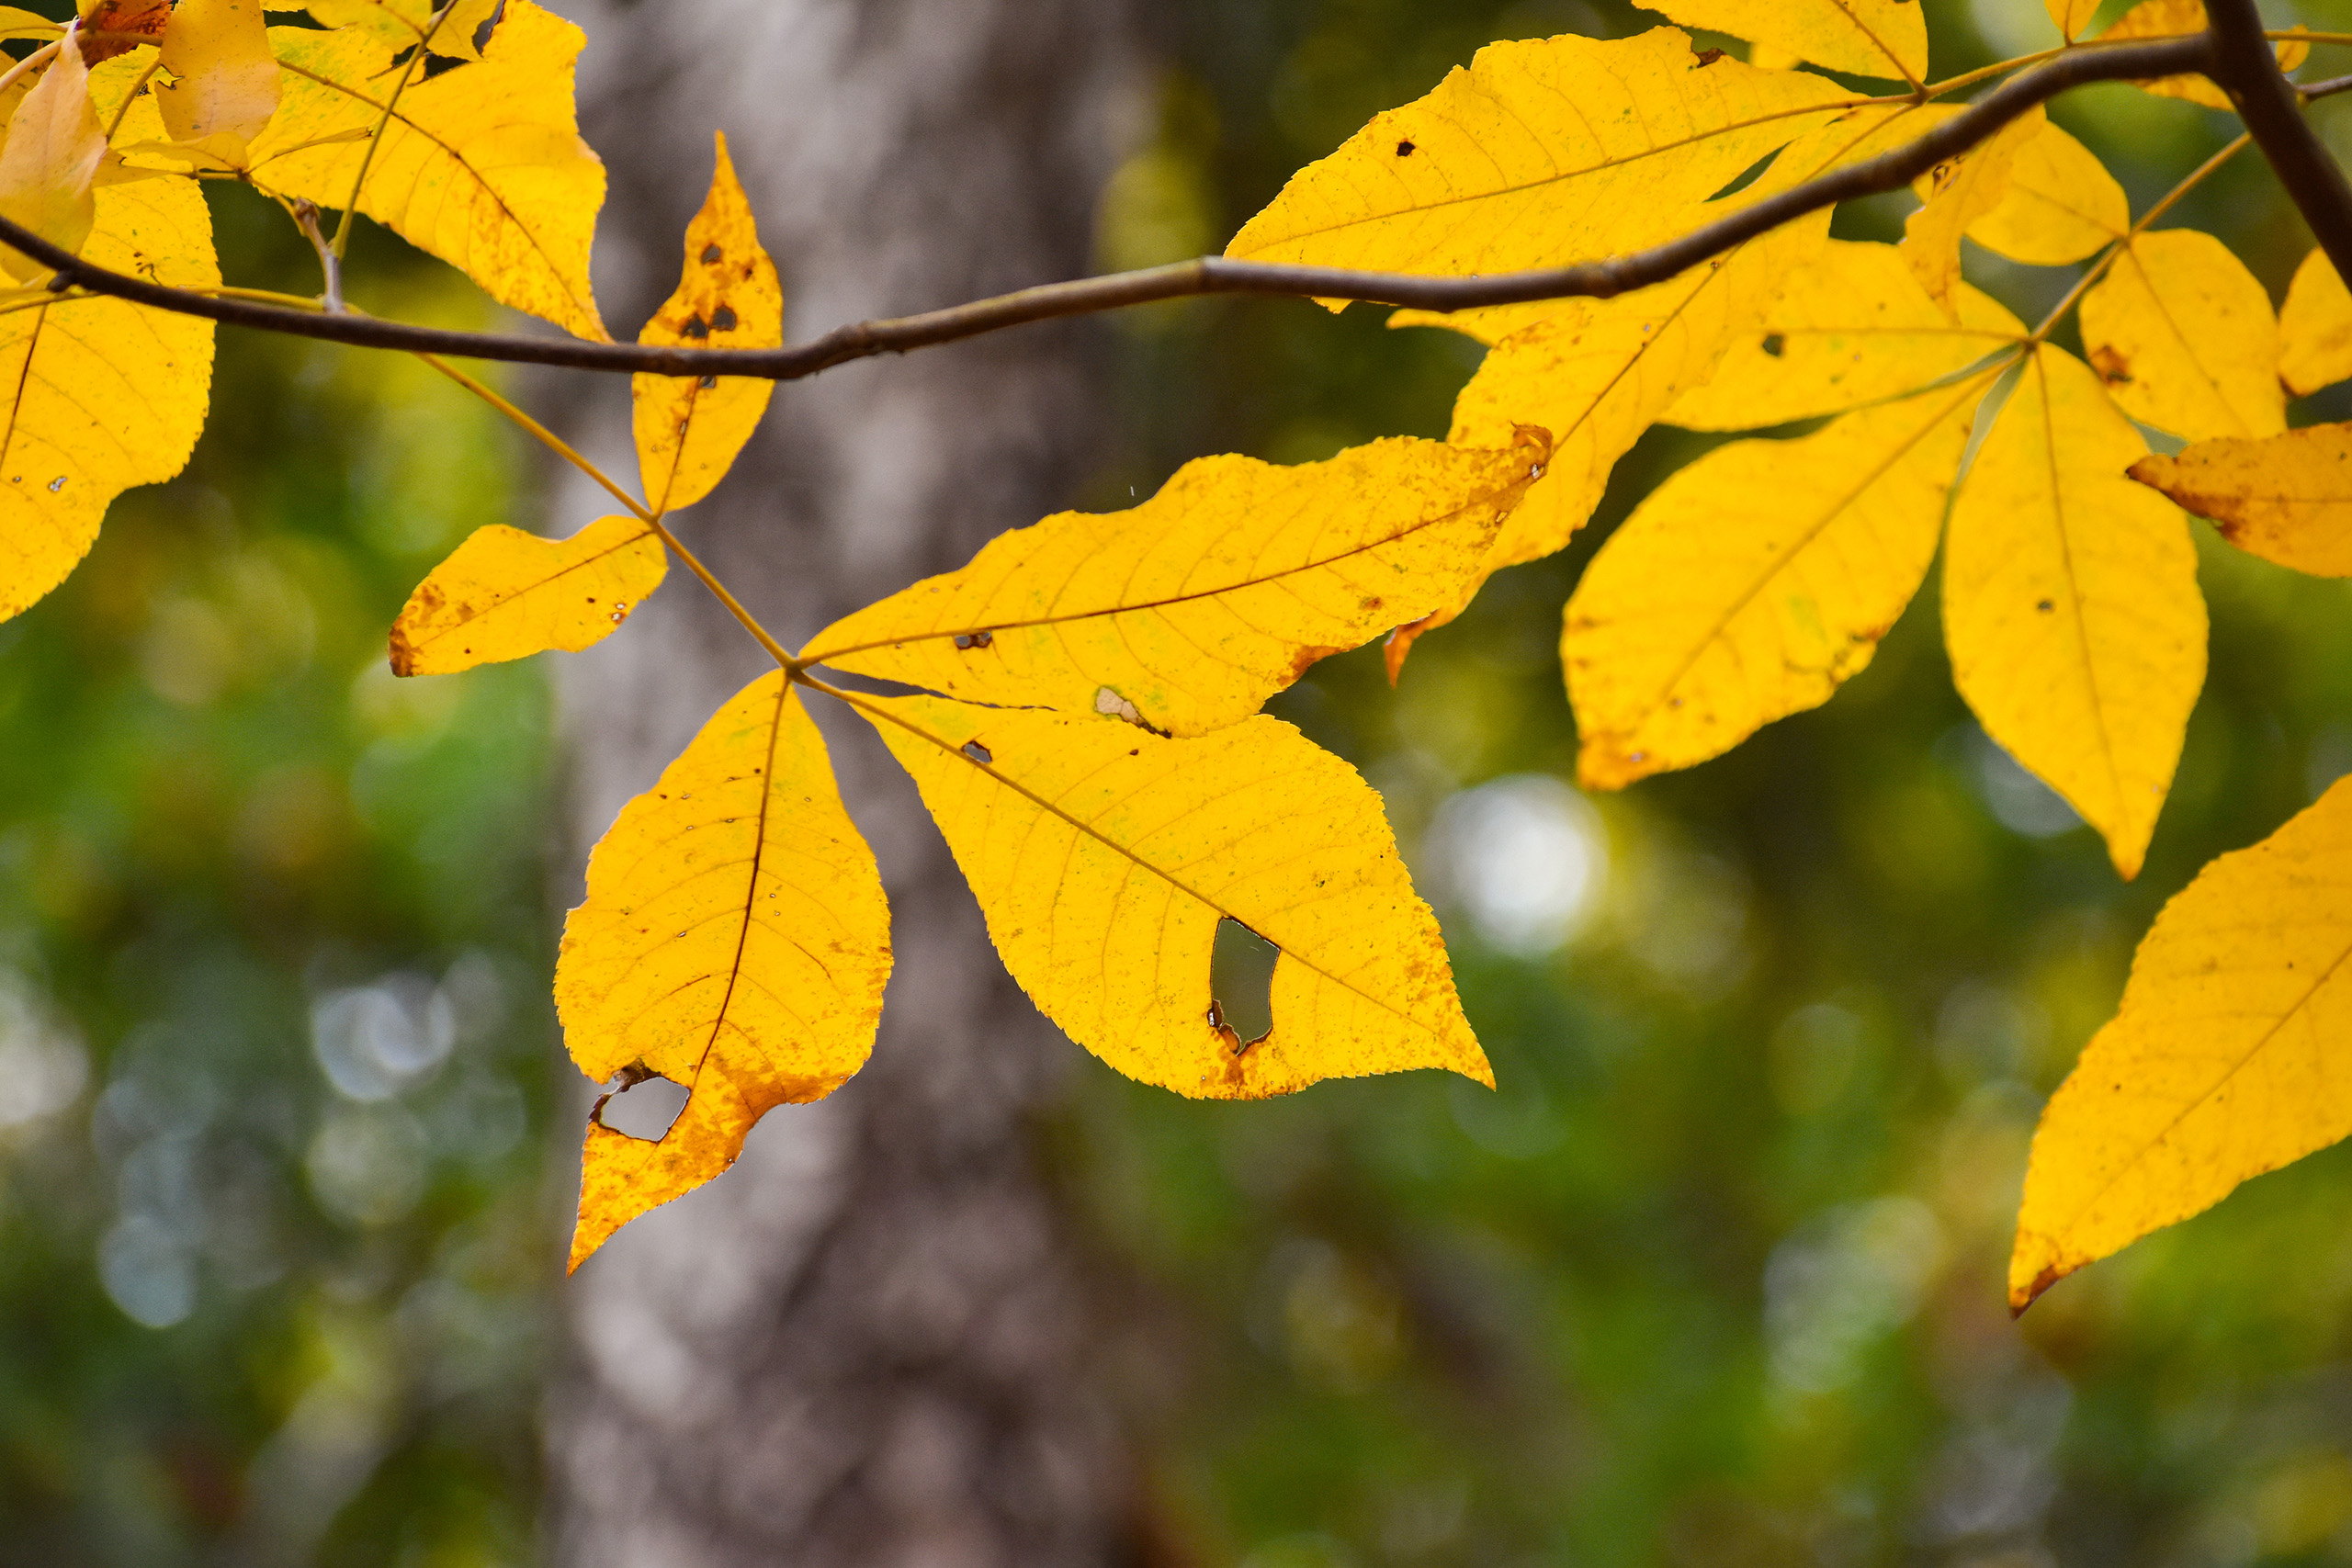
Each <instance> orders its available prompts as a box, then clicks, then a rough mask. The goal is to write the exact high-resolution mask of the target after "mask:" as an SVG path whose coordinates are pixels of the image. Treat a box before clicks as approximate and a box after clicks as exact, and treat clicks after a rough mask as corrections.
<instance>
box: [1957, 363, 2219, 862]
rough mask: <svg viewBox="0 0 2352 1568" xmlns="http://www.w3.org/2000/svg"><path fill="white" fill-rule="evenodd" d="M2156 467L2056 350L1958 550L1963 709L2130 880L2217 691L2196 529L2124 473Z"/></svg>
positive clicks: (1981, 453) (1976, 471) (1996, 458)
mask: <svg viewBox="0 0 2352 1568" xmlns="http://www.w3.org/2000/svg"><path fill="white" fill-rule="evenodd" d="M2146 455H2147V447H2146V446H2145V445H2144V444H2143V442H2142V441H2141V439H2140V435H2139V433H2138V432H2137V431H2135V430H2134V429H2132V427H2131V422H2130V421H2129V420H2127V419H2125V418H2124V417H2123V415H2122V414H2121V413H2120V412H2117V410H2116V408H2115V405H2114V404H2113V403H2112V402H2110V401H2109V400H2108V396H2107V391H2106V389H2104V388H2102V387H2101V386H2100V385H2099V382H2098V377H2097V376H2095V375H2093V374H2092V373H2091V370H2090V368H2089V367H2087V366H2086V365H2084V364H2083V362H2082V361H2081V360H2079V359H2076V358H2075V356H2074V355H2070V354H2067V353H2066V352H2064V350H2062V349H2058V348H2053V347H2051V346H2049V345H2047V344H2045V345H2043V346H2042V347H2041V349H2040V350H2039V351H2038V352H2037V353H2036V354H2035V355H2033V357H2032V358H2031V359H2030V360H2028V361H2027V362H2026V365H2025V367H2024V371H2023V374H2022V375H2021V376H2020V378H2019V379H2018V384H2017V387H2016V389H2014V390H2013V391H2012V392H2011V393H2010V396H2009V400H2008V402H2007V406H2005V407H2004V408H2003V409H2002V410H2001V412H2000V413H1999V415H1998V416H1997V417H1996V420H1995V421H1994V423H1993V428H1992V432H1991V434H1989V435H1987V436H1986V437H1985V443H1984V445H1983V446H1981V447H1979V448H1978V450H1977V453H1976V460H1975V463H1974V465H1973V467H1972V468H1970V469H1969V472H1968V475H1967V477H1966V479H1964V480H1963V481H1962V486H1961V491H1960V496H1959V498H1958V500H1956V501H1955V502H1953V504H1952V511H1951V532H1950V536H1949V539H1948V541H1947V543H1946V545H1945V547H1944V637H1945V641H1946V643H1947V645H1948V646H1949V647H1950V649H1951V664H1952V679H1953V682H1954V683H1955V684H1957V685H1958V686H1959V688H1960V694H1961V695H1962V697H1964V698H1966V699H1967V701H1968V705H1969V706H1970V707H1971V708H1973V710H1975V713H1976V716H1977V718H1978V719H1979V720H1980V721H1981V722H1982V723H1983V724H1984V726H1985V732H1986V733H1987V734H1989V735H1991V736H1992V738H1993V739H1995V740H1996V741H1998V742H1999V743H2000V744H2001V746H2002V747H2003V748H2004V749H2006V750H2007V751H2008V753H2009V755H2011V756H2012V757H2015V758H2016V759H2017V760H2018V761H2019V762H2020V763H2022V764H2023V765H2024V766H2026V767H2027V768H2029V769H2030V770H2031V771H2032V772H2033V773H2036V774H2038V775H2040V776H2041V780H2042V782H2044V783H2045V784H2049V785H2050V786H2051V787H2052V789H2054V790H2056V791H2057V792H2058V793H2059V794H2060V795H2064V796H2065V798H2066V800H2067V801H2068V803H2069V804H2071V805H2072V806H2073V807H2074V808H2075V810H2076V811H2077V812H2079V813H2081V814H2082V817H2083V818H2084V820H2086V821H2087V822H2088V823H2090V825H2091V826H2092V827H2094V828H2096V829H2098V830H2099V831H2100V832H2101V833H2102V834H2104V835H2105V836H2106V838H2107V844H2108V852H2109V854H2110V855H2111V856H2112V857H2113V859H2114V861H2115V866H2116V869H2117V870H2118V871H2119V872H2120V873H2122V874H2123V875H2124V876H2126V877H2131V876H2134V875H2137V874H2139V870H2140V862H2141V859H2142V857H2143V855H2144V854H2145V852H2146V851H2147V847H2148V838H2149V835H2150V834H2151V833H2152V832H2154V829H2155V822H2156V813H2157V811H2158V810H2159V809H2160V808H2162V807H2163V805H2164V798H2165V791H2166V790H2167V789H2168V788H2170V787H2171V784H2172V773H2173V768H2174V765H2175V764H2176V763H2177V762H2178V761H2179V760H2180V742H2181V735H2182V732H2183V731H2184V729H2185V728H2187V726H2188V710H2189V709H2190V708H2192V707H2194V706H2195V705H2196V703H2197V693H2198V689H2199V687H2200V686H2202V685H2203V684H2204V682H2205V602H2204V600H2203V599H2202V598H2201V597H2200V596H2199V593H2198V592H2197V551H2196V548H2195V547H2194V546H2192V545H2191V544H2190V542H2189V537H2188V521H2187V519H2185V518H2184V517H2183V516H2182V515H2181V514H2180V513H2179V511H2178V510H2177V509H2176V508H2175V507H2174V506H2173V505H2172V503H2171V502H2167V501H2166V500H2165V498H2164V497H2162V496H2160V495H2158V494H2156V493H2155V492H2154V491H2151V490H2149V489H2147V488H2146V487H2145V486H2143V485H2137V484H2134V483H2132V482H2131V479H2129V478H2127V477H2126V475H2125V472H2124V470H2125V469H2127V468H2130V467H2131V464H2132V463H2133V462H2134V461H2135V460H2136V459H2138V458H2140V457H2145V456H2146Z"/></svg>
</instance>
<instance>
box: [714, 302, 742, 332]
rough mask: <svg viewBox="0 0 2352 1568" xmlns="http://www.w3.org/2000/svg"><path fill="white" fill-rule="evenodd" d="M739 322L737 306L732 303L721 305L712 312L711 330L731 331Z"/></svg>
mask: <svg viewBox="0 0 2352 1568" xmlns="http://www.w3.org/2000/svg"><path fill="white" fill-rule="evenodd" d="M737 324H738V323H737V318H736V315H735V307H734V306H732V305H721V306H720V307H719V308H718V310H713V311H712V312H711V313H710V330H711V331H712V332H715V333H731V332H733V331H734V330H735V328H736V326H737Z"/></svg>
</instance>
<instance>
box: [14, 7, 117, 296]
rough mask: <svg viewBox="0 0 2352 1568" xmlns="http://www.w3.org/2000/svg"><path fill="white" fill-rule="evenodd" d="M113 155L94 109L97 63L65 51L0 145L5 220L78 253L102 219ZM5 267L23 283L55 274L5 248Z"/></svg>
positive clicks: (21, 105) (20, 107)
mask: <svg viewBox="0 0 2352 1568" xmlns="http://www.w3.org/2000/svg"><path fill="white" fill-rule="evenodd" d="M106 152H107V135H106V128H105V127H104V126H102V125H100V124H99V123H98V116H97V111H96V109H93V108H92V107H90V68H89V67H88V66H87V65H85V64H84V63H83V62H82V52H81V51H79V50H74V49H67V50H60V51H58V53H57V54H56V56H55V57H54V58H53V59H52V60H51V63H50V65H49V67H48V69H46V70H44V71H43V72H42V73H40V81H39V82H37V83H35V84H34V85H33V88H32V91H30V92H28V93H27V94H26V95H25V96H24V98H23V100H22V101H21V102H19V103H18V104H17V112H16V113H15V114H13V115H11V116H10V117H9V118H8V140H7V141H6V144H5V145H0V218H6V219H8V220H10V221H12V222H14V223H17V224H19V225H21V226H22V227H24V228H27V229H29V230H31V231H33V232H34V233H36V234H39V235H40V237H41V238H42V239H44V240H47V241H48V242H49V243H51V244H53V245H56V246H58V247H60V248H61V249H63V250H68V251H75V252H79V251H80V250H81V248H82V243H83V242H84V241H85V240H87V239H88V238H89V236H90V229H91V226H92V224H93V223H95V222H96V215H97V209H96V204H95V202H94V200H93V198H92V195H91V192H92V190H93V188H94V186H95V182H96V179H97V174H98V161H99V160H100V159H102V158H104V157H105V156H106ZM0 269H5V270H6V272H7V273H8V275H9V276H12V277H14V278H16V279H17V281H18V282H29V281H30V280H31V279H33V278H36V277H42V276H47V275H48V273H49V268H47V267H45V266H42V265H40V264H38V263H36V262H35V261H33V260H32V258H30V257H29V256H27V255H25V254H22V253H20V252H18V251H16V250H14V249H11V248H9V247H6V246H0Z"/></svg>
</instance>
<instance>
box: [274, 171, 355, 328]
mask: <svg viewBox="0 0 2352 1568" xmlns="http://www.w3.org/2000/svg"><path fill="white" fill-rule="evenodd" d="M288 211H290V212H292V213H293V214H294V221H295V222H296V223H297V224H298V225H300V228H301V231H302V233H303V236H304V238H306V239H308V240H309V241H310V242H311V249H312V250H314V251H316V252H318V253H319V273H320V276H322V278H324V280H325V282H326V292H325V293H323V294H322V295H321V296H320V298H321V299H322V300H324V301H325V303H326V308H327V313H328V314H329V315H331V316H339V315H341V314H343V257H341V256H340V255H338V254H335V248H334V245H333V244H331V243H328V240H327V237H326V234H325V231H322V230H321V229H320V227H319V204H318V203H317V202H315V201H312V200H311V199H309V198H308V197H295V198H294V202H293V205H292V206H291V207H289V208H288Z"/></svg>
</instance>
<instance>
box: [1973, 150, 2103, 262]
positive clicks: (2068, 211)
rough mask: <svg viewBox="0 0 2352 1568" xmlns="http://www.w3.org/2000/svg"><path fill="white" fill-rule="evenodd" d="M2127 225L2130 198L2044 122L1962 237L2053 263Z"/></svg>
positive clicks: (2015, 256) (2092, 158) (2088, 155)
mask: <svg viewBox="0 0 2352 1568" xmlns="http://www.w3.org/2000/svg"><path fill="white" fill-rule="evenodd" d="M2129 228H2131V202H2130V201H2129V200H2128V199H2127V198H2126V197H2124V194H2123V187H2122V186H2120V185H2118V184H2116V183H2115V176H2114V175H2110V174H2109V173H2108V172H2107V165H2106V164H2101V163H2100V162H2099V161H2098V157H2097V155H2096V154H2094V153H2093V152H2091V150H2090V149H2089V148H2087V147H2086V146H2084V145H2083V144H2082V143H2081V142H2079V141H2075V139H2074V138H2073V137H2071V136H2069V135H2067V134H2066V133H2065V132H2064V130H2060V129H2059V128H2058V127H2056V126H2054V125H2052V124H2050V123H2048V122H2047V121H2044V122H2043V124H2042V127H2041V130H2040V131H2039V132H2037V133H2036V134H2035V135H2034V136H2033V137H2032V138H2031V139H2030V140H2029V141H2026V142H2025V144H2024V145H2022V146H2020V147H2019V148H2018V150H2017V157H2016V160H2015V161H2014V162H2013V163H2012V164H2010V165H2009V188H2008V193H2007V195H2005V196H2004V197H2001V199H2000V201H1999V203H1998V204H1997V205H1996V206H1995V207H1994V208H1993V209H1992V210H1991V211H1989V212H1987V213H1985V216H1984V217H1982V218H1979V219H1978V220H1976V221H1975V222H1973V223H1971V224H1970V225H1969V226H1968V237H1969V238H1970V239H1972V240H1973V241H1975V242H1976V243H1978V244H1980V245H1982V246H1984V247H1985V249H1986V250H1988V251H1995V252H1997V253H1998V254H2002V255H2005V256H2007V257H2008V258H2009V259H2010V260H2011V261H2021V262H2028V263H2030V264H2032V265H2037V266H2061V265H2064V264H2066V263H2068V262H2077V261H2080V260H2082V259H2083V258H2084V257H2085V256H2087V255H2089V254H2092V253H2093V252H2094V251H2098V250H2100V249H2102V248H2104V247H2105V246H2107V245H2109V244H2112V243H2114V242H2116V241H2117V240H2120V239H2121V238H2122V237H2123V234H2124V231H2126V230H2128V229H2129Z"/></svg>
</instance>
